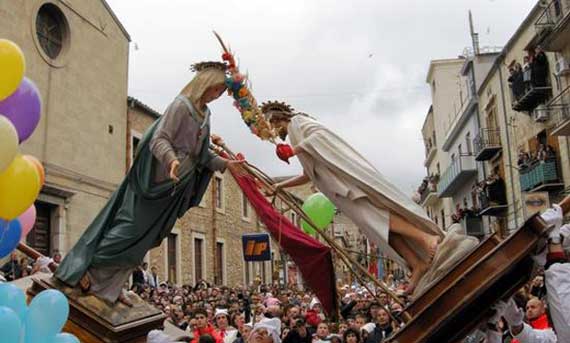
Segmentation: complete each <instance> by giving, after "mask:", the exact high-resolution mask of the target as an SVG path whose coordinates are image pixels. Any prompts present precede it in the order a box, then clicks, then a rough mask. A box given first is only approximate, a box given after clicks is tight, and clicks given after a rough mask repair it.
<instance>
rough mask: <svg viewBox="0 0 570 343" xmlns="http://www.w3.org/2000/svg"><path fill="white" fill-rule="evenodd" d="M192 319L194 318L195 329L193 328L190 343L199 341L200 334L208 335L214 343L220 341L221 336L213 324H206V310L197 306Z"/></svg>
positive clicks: (219, 342)
mask: <svg viewBox="0 0 570 343" xmlns="http://www.w3.org/2000/svg"><path fill="white" fill-rule="evenodd" d="M194 319H195V320H196V329H195V330H194V332H193V334H194V339H193V340H192V343H199V340H200V336H202V335H210V336H212V338H213V339H214V341H215V343H222V342H223V340H222V338H221V337H220V336H219V335H218V334H217V333H216V330H215V329H214V327H213V326H211V325H210V324H208V313H207V312H206V310H204V309H202V308H199V309H196V310H195V311H194Z"/></svg>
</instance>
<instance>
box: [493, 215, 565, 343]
mask: <svg viewBox="0 0 570 343" xmlns="http://www.w3.org/2000/svg"><path fill="white" fill-rule="evenodd" d="M542 218H543V219H544V220H545V221H546V223H547V224H549V225H550V226H551V228H552V229H551V232H550V234H549V236H548V244H547V246H546V248H545V249H544V250H543V251H542V252H541V253H540V254H538V255H537V256H533V259H534V261H535V263H536V264H537V265H538V266H540V267H543V268H544V281H545V285H546V301H547V305H548V309H549V312H550V320H551V321H552V325H553V326H554V331H553V330H552V329H535V328H533V327H531V326H530V325H528V324H527V323H524V322H523V317H524V314H523V312H522V310H521V309H520V308H518V307H517V306H516V305H515V303H514V301H513V300H512V299H510V300H509V301H507V302H501V301H500V302H498V303H497V304H496V305H495V307H496V309H497V312H498V316H502V317H503V318H505V320H506V321H507V324H508V325H509V328H510V330H511V334H512V335H513V337H514V338H516V339H518V340H519V342H520V343H554V342H570V263H569V262H568V251H570V225H568V224H566V225H564V226H562V221H563V212H562V208H560V206H558V205H554V206H553V208H551V209H549V210H547V211H546V212H544V213H543V214H542ZM498 316H497V317H498ZM498 337H499V335H498V334H497V333H496V332H494V331H493V330H488V332H487V340H488V342H489V343H495V342H500V340H498V339H499V338H498Z"/></svg>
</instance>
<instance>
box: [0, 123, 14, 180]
mask: <svg viewBox="0 0 570 343" xmlns="http://www.w3.org/2000/svg"><path fill="white" fill-rule="evenodd" d="M17 153H18V131H16V128H15V127H14V125H12V122H11V121H10V120H8V118H6V117H4V116H2V114H0V173H2V172H4V170H6V168H8V166H9V165H10V163H12V160H14V157H16V154H17ZM0 191H1V190H0Z"/></svg>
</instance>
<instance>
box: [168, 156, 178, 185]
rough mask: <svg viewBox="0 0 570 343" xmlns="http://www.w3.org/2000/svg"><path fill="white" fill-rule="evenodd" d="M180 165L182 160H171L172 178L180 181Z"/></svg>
mask: <svg viewBox="0 0 570 343" xmlns="http://www.w3.org/2000/svg"><path fill="white" fill-rule="evenodd" d="M179 166H180V161H178V160H174V161H172V162H170V174H169V176H170V179H171V180H172V181H174V182H178V181H180V179H179V178H178V167H179Z"/></svg>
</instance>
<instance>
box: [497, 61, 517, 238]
mask: <svg viewBox="0 0 570 343" xmlns="http://www.w3.org/2000/svg"><path fill="white" fill-rule="evenodd" d="M498 58H500V59H501V60H502V58H503V56H499V57H498ZM497 69H498V70H499V81H500V82H499V84H500V85H501V100H502V102H503V119H504V120H505V131H506V132H505V133H506V134H507V155H508V157H509V169H510V173H509V174H510V179H511V187H512V189H513V192H512V197H513V213H514V216H515V218H514V219H515V227H517V228H518V227H519V222H518V216H517V207H516V204H515V192H514V189H515V182H514V178H513V160H512V156H511V138H510V135H509V128H508V122H507V106H506V102H505V101H506V100H505V89H504V87H503V71H502V70H501V65H500V64H499V66H498V67H497ZM507 218H508V217H507ZM507 226H508V223H507ZM507 229H508V228H507Z"/></svg>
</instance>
